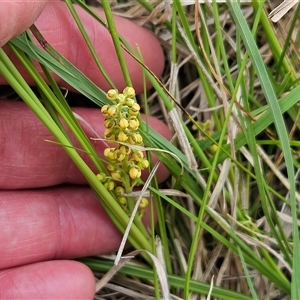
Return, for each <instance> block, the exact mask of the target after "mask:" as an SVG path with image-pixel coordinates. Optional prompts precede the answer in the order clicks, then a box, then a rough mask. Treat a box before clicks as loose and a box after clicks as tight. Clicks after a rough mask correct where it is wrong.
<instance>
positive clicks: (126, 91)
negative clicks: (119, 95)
mask: <svg viewBox="0 0 300 300" xmlns="http://www.w3.org/2000/svg"><path fill="white" fill-rule="evenodd" d="M123 94H124V95H126V96H127V97H129V98H132V97H134V96H135V90H134V88H133V87H131V86H127V87H126V88H125V89H124V90H123Z"/></svg>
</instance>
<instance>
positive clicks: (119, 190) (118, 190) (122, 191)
mask: <svg viewBox="0 0 300 300" xmlns="http://www.w3.org/2000/svg"><path fill="white" fill-rule="evenodd" d="M115 191H116V194H117V195H123V194H124V193H125V189H124V188H123V187H122V186H117V187H116V190H115Z"/></svg>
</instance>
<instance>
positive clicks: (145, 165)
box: [138, 159, 149, 170]
mask: <svg viewBox="0 0 300 300" xmlns="http://www.w3.org/2000/svg"><path fill="white" fill-rule="evenodd" d="M138 166H139V167H140V168H141V170H144V169H146V168H148V167H149V161H148V160H147V159H141V160H140V161H139V162H138Z"/></svg>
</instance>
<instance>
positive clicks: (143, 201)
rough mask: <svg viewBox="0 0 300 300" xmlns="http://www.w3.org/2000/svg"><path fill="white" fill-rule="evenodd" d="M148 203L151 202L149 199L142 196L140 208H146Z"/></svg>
mask: <svg viewBox="0 0 300 300" xmlns="http://www.w3.org/2000/svg"><path fill="white" fill-rule="evenodd" d="M148 203H149V202H148V199H146V198H142V199H141V202H140V205H139V208H145V207H146V206H147V205H148Z"/></svg>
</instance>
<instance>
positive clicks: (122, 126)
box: [119, 118, 129, 129]
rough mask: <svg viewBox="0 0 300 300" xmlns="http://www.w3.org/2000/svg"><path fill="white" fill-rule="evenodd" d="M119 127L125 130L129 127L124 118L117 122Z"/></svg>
mask: <svg viewBox="0 0 300 300" xmlns="http://www.w3.org/2000/svg"><path fill="white" fill-rule="evenodd" d="M119 125H120V127H121V128H122V129H126V128H127V127H128V126H129V123H128V121H127V120H126V119H125V118H122V119H121V120H120V121H119Z"/></svg>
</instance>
